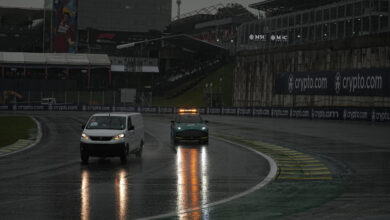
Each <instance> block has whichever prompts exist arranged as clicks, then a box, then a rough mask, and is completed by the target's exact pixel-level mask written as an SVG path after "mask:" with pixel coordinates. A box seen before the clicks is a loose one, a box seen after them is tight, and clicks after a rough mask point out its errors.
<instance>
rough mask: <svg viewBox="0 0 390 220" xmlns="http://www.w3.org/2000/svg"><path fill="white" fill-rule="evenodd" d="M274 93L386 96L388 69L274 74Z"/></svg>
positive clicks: (388, 91)
mask: <svg viewBox="0 0 390 220" xmlns="http://www.w3.org/2000/svg"><path fill="white" fill-rule="evenodd" d="M275 93H276V94H283V95H287V94H291V95H340V96H390V69H360V70H344V71H337V72H336V71H321V72H296V73H277V74H276V78H275Z"/></svg>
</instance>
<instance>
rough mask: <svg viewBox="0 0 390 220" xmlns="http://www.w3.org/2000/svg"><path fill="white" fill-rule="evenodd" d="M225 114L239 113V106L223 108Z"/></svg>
mask: <svg viewBox="0 0 390 220" xmlns="http://www.w3.org/2000/svg"><path fill="white" fill-rule="evenodd" d="M222 114H223V115H237V108H223V109H222Z"/></svg>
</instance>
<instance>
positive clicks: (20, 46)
mask: <svg viewBox="0 0 390 220" xmlns="http://www.w3.org/2000/svg"><path fill="white" fill-rule="evenodd" d="M43 24H44V10H43V9H24V8H7V7H0V51H8V52H11V51H29V52H34V51H35V52H42V49H43V46H44V44H46V45H49V39H50V37H49V32H47V33H45V34H43ZM47 28H48V29H47V30H50V27H49V26H47ZM43 42H44V43H43Z"/></svg>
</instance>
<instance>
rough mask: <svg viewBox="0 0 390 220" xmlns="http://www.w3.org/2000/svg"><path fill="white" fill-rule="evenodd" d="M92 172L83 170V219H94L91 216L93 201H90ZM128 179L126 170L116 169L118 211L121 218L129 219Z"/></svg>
mask: <svg viewBox="0 0 390 220" xmlns="http://www.w3.org/2000/svg"><path fill="white" fill-rule="evenodd" d="M91 184H93V183H91V182H90V172H89V171H88V170H83V171H82V172H81V189H80V194H81V210H80V211H81V220H89V219H92V218H91V216H90V210H91V208H92V207H91V203H90V198H91V194H90V188H91ZM127 184H128V179H127V173H126V170H124V169H121V170H118V171H116V174H115V182H114V188H115V202H116V207H117V210H116V213H117V218H116V219H119V220H122V219H127V208H128V186H127Z"/></svg>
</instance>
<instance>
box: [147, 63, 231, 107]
mask: <svg viewBox="0 0 390 220" xmlns="http://www.w3.org/2000/svg"><path fill="white" fill-rule="evenodd" d="M233 70H234V63H231V64H228V65H225V66H223V67H222V68H220V69H219V70H217V71H215V72H213V73H210V74H209V75H208V76H206V77H205V78H204V79H202V80H201V81H200V82H199V83H198V84H197V85H196V86H194V87H193V88H191V89H189V90H188V91H186V92H184V93H183V94H181V95H179V96H177V97H175V98H168V97H170V96H172V95H173V94H176V93H177V92H179V91H181V90H182V89H183V88H185V87H186V86H187V85H188V84H190V83H191V81H189V82H186V83H183V84H181V85H178V86H177V87H175V88H174V89H172V90H169V91H167V92H166V93H165V95H164V96H156V97H153V105H155V106H182V107H205V106H206V105H207V104H206V98H205V96H206V92H205V84H206V83H207V84H210V83H213V85H214V90H213V92H214V93H217V92H218V91H219V89H221V90H222V104H223V105H224V106H231V105H232V96H233Z"/></svg>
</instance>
